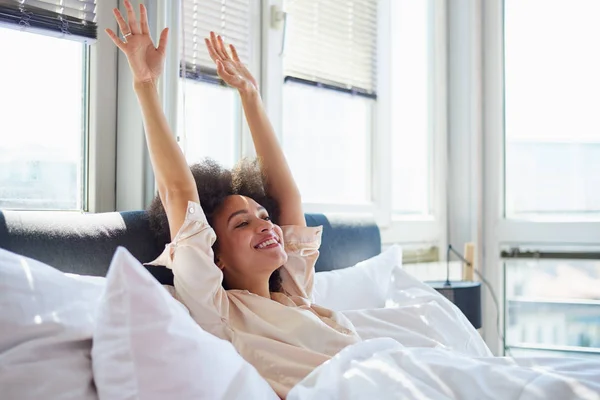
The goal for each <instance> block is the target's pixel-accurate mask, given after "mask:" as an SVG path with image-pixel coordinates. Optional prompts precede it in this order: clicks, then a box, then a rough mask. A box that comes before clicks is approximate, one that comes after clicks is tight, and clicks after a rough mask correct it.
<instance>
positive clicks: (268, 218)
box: [263, 215, 271, 221]
mask: <svg viewBox="0 0 600 400" xmlns="http://www.w3.org/2000/svg"><path fill="white" fill-rule="evenodd" d="M263 219H264V220H265V221H270V220H271V217H269V216H268V215H267V216H266V217H264V218H263Z"/></svg>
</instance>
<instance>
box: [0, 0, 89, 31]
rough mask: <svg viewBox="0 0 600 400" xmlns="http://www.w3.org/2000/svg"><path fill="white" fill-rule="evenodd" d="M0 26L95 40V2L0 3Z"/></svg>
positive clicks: (41, 0) (16, 0)
mask: <svg viewBox="0 0 600 400" xmlns="http://www.w3.org/2000/svg"><path fill="white" fill-rule="evenodd" d="M0 23H5V24H7V25H8V26H11V25H13V26H18V27H19V29H25V30H27V29H28V28H31V29H32V31H48V32H53V33H59V34H63V35H65V36H66V37H74V38H81V39H84V40H90V39H91V40H95V39H96V38H97V31H98V27H97V25H96V1H95V0H2V1H0Z"/></svg>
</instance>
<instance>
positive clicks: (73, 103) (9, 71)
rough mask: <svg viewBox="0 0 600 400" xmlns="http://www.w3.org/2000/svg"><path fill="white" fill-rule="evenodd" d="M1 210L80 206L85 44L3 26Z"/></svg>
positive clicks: (0, 38)
mask: <svg viewBox="0 0 600 400" xmlns="http://www.w3.org/2000/svg"><path fill="white" fill-rule="evenodd" d="M0 43H2V61H1V62H0V88H1V89H0V90H1V92H2V95H1V96H0V110H2V118H0V208H15V209H42V210H48V209H61V210H79V209H82V208H83V206H82V200H83V189H84V188H83V178H82V177H83V168H84V165H83V154H84V152H83V143H84V142H83V138H84V132H85V124H84V121H85V115H84V104H85V101H86V99H85V92H84V86H83V84H84V81H85V80H84V78H85V76H84V73H85V56H84V54H85V53H84V50H85V47H84V46H85V45H83V44H81V43H78V42H74V41H69V40H62V39H57V38H52V37H47V36H42V35H38V34H33V33H28V32H22V31H18V30H12V29H7V28H0Z"/></svg>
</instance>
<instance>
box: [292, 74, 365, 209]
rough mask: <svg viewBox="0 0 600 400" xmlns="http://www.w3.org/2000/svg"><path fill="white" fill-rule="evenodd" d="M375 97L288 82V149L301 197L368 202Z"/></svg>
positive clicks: (315, 199)
mask: <svg viewBox="0 0 600 400" xmlns="http://www.w3.org/2000/svg"><path fill="white" fill-rule="evenodd" d="M373 103H374V102H373V100H370V99H367V98H364V97H359V96H352V95H349V94H346V93H341V92H336V91H333V90H327V89H320V88H316V87H311V86H307V85H302V84H296V83H286V84H285V85H284V86H283V149H284V151H285V154H286V157H287V160H288V162H289V164H290V168H291V169H292V172H293V174H294V178H295V179H296V182H297V183H298V186H299V188H300V192H301V193H302V200H303V201H305V202H308V203H336V204H366V203H368V202H369V201H370V200H371V190H370V187H369V184H370V182H369V176H370V171H371V166H370V157H369V154H370V151H371V145H370V140H371V130H372V129H371V114H372V112H371V109H372V106H373Z"/></svg>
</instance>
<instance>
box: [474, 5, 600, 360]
mask: <svg viewBox="0 0 600 400" xmlns="http://www.w3.org/2000/svg"><path fill="white" fill-rule="evenodd" d="M481 25H482V28H481V29H482V32H481V35H482V52H483V77H484V79H483V81H482V84H483V101H484V104H485V107H484V108H483V131H482V140H483V143H484V147H483V155H484V160H485V161H484V171H485V174H484V175H482V176H481V179H482V182H481V184H482V185H484V187H485V192H484V214H483V225H484V240H485V242H484V244H485V258H484V262H485V270H484V273H485V276H486V279H487V280H488V281H489V282H490V284H491V285H492V287H493V288H494V290H495V291H496V293H498V294H503V293H505V287H504V280H503V276H504V262H503V260H502V259H501V258H500V252H501V250H502V249H504V248H505V247H507V246H528V247H530V248H540V247H548V246H550V247H556V246H562V247H565V246H567V247H571V248H576V247H579V246H582V245H587V246H600V222H598V221H584V222H576V221H573V222H543V221H542V222H538V221H527V220H514V219H513V220H511V219H507V218H506V216H505V213H504V210H505V186H504V185H505V181H504V174H505V170H504V162H505V148H504V141H505V131H504V130H505V125H504V84H505V82H504V1H503V0H494V1H490V2H489V3H486V5H485V7H483V10H482V24H481ZM486 292H487V291H486ZM484 296H485V297H484V299H483V300H484V303H483V322H484V327H489V329H487V328H486V329H485V340H486V342H487V344H488V346H489V347H490V349H491V350H492V352H494V354H503V352H504V349H503V345H502V340H501V337H500V336H499V335H498V332H496V329H495V326H496V309H495V307H494V305H493V302H492V301H491V298H489V297H488V296H487V295H484ZM499 300H500V304H499V306H500V310H499V312H500V327H501V329H502V327H503V326H504V318H505V313H506V311H505V309H504V303H505V301H504V300H505V298H504V296H503V297H502V299H499Z"/></svg>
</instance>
